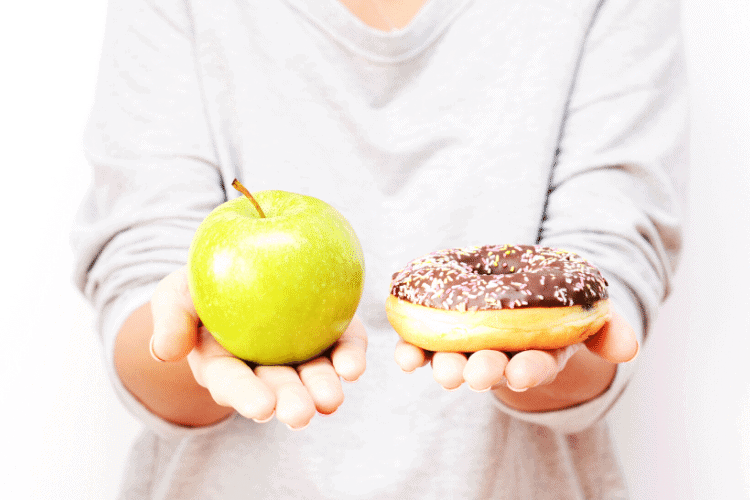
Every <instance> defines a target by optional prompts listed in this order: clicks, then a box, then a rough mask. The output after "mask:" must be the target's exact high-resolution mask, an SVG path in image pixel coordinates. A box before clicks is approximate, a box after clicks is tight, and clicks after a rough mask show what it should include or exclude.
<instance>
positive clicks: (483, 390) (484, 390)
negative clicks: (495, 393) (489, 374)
mask: <svg viewBox="0 0 750 500" xmlns="http://www.w3.org/2000/svg"><path fill="white" fill-rule="evenodd" d="M469 389H471V390H472V391H474V392H480V393H481V392H487V391H489V390H490V389H491V387H487V388H486V389H474V388H473V387H472V386H471V385H470V386H469Z"/></svg>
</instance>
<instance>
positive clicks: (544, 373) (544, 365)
mask: <svg viewBox="0 0 750 500" xmlns="http://www.w3.org/2000/svg"><path fill="white" fill-rule="evenodd" d="M558 371H559V368H558V364H557V361H556V360H555V357H554V356H553V355H552V354H550V353H549V352H546V351H523V352H519V353H518V354H516V355H515V356H513V357H512V358H511V359H510V361H508V364H507V366H506V367H505V378H506V379H507V381H508V382H507V383H508V387H509V388H510V389H512V390H514V391H516V392H523V391H525V390H527V389H530V388H531V387H536V386H538V385H542V384H547V383H549V382H552V381H553V380H554V379H555V377H556V376H557V373H558Z"/></svg>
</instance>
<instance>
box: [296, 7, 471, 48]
mask: <svg viewBox="0 0 750 500" xmlns="http://www.w3.org/2000/svg"><path fill="white" fill-rule="evenodd" d="M471 1H472V0H460V1H456V0H427V2H426V3H425V4H424V5H423V6H422V8H421V9H420V10H419V12H417V14H416V15H415V16H414V18H413V19H412V20H411V21H410V22H409V24H408V25H406V26H405V27H404V28H401V29H397V30H393V31H382V30H379V29H377V28H373V27H371V26H368V25H367V24H365V23H364V22H363V21H362V20H361V19H359V18H358V17H357V16H356V15H354V14H353V13H352V12H350V11H349V9H347V8H346V7H345V6H344V5H343V4H342V3H341V2H339V1H338V0H287V2H288V3H289V4H290V5H291V6H292V7H293V8H294V9H296V10H298V11H299V12H301V13H302V14H303V15H305V16H306V17H308V18H309V19H310V20H311V21H312V22H313V23H315V24H316V25H317V26H318V27H319V28H320V29H322V30H324V31H326V32H327V33H329V34H330V35H331V36H333V37H334V38H336V40H337V41H338V42H340V43H341V44H343V45H344V46H346V47H347V48H348V49H349V50H351V51H352V52H355V53H357V54H359V55H361V56H363V57H366V58H367V59H370V60H373V61H375V62H384V63H395V62H400V61H404V60H407V59H410V58H412V57H414V56H416V55H418V54H419V53H420V52H421V51H423V50H424V49H425V48H426V47H428V46H429V45H430V44H431V43H432V41H433V40H435V39H436V38H437V37H438V36H440V34H441V33H442V32H443V31H444V30H445V29H446V28H447V27H448V26H449V25H450V23H451V22H452V21H453V19H454V18H455V17H456V16H457V15H458V14H459V13H460V12H461V11H463V10H464V8H465V6H466V5H467V4H468V3H470V2H471Z"/></svg>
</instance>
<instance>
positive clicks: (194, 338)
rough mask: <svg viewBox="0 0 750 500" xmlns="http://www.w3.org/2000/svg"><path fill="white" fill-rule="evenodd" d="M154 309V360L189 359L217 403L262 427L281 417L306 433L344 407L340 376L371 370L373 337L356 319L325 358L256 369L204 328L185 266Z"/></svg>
mask: <svg viewBox="0 0 750 500" xmlns="http://www.w3.org/2000/svg"><path fill="white" fill-rule="evenodd" d="M151 309H152V314H153V322H154V334H153V337H152V338H151V353H152V355H153V356H154V357H155V358H156V359H157V360H159V361H167V362H169V361H178V360H181V359H184V358H185V357H187V360H188V363H189V365H190V369H191V371H192V373H193V376H194V377H195V380H196V381H197V382H198V384H200V385H201V386H203V387H205V388H206V389H208V391H209V392H210V393H211V397H212V398H213V399H214V401H216V403H217V404H219V405H221V406H226V407H231V408H234V409H235V410H236V411H237V412H239V413H240V414H241V415H243V416H245V417H247V418H251V419H253V420H255V421H257V422H266V421H269V420H270V419H271V418H273V416H274V415H275V416H276V418H277V419H278V420H280V421H281V422H284V423H285V424H287V425H288V426H289V427H290V428H292V429H300V428H303V427H305V426H307V425H308V424H309V423H310V420H311V419H312V418H313V416H314V415H315V412H316V411H317V412H320V413H322V414H331V413H333V412H334V411H336V409H337V408H338V407H339V406H340V405H341V404H342V402H343V400H344V394H343V390H342V386H341V379H340V378H339V377H341V378H343V379H344V380H347V381H352V382H353V381H355V380H357V379H358V378H359V377H360V376H361V375H362V373H363V372H364V370H365V351H366V349H367V334H366V332H365V329H364V326H363V325H362V323H361V322H360V321H359V319H358V318H356V317H355V318H354V320H352V322H351V324H350V325H349V328H347V330H346V332H344V334H343V335H342V337H341V338H340V339H339V340H338V342H337V343H336V344H335V345H334V346H333V347H332V348H331V349H330V350H329V351H328V353H327V354H326V355H324V356H320V357H318V358H315V359H313V360H310V361H307V362H305V363H303V364H301V365H299V366H296V367H292V366H257V367H254V368H251V367H250V366H248V364H246V363H245V362H244V361H242V360H241V359H238V358H236V357H234V356H233V355H232V354H230V353H229V352H228V351H226V350H225V349H224V348H223V347H221V345H220V344H219V343H218V342H216V340H214V338H213V336H212V335H211V333H210V332H209V331H208V330H207V329H206V328H205V327H204V326H202V325H201V324H200V320H199V318H198V315H197V313H196V311H195V307H194V306H193V302H192V300H191V298H190V292H189V290H188V285H187V271H186V268H184V267H183V268H181V269H179V270H177V271H175V272H173V273H172V274H170V275H169V276H167V277H166V278H164V279H163V280H162V282H161V283H160V284H159V286H158V287H157V290H156V292H155V293H154V296H153V299H152V301H151Z"/></svg>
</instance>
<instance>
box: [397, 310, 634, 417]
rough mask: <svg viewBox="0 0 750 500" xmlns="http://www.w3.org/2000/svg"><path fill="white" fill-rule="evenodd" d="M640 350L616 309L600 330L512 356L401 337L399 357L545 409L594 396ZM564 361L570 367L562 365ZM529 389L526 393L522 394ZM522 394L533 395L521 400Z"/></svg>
mask: <svg viewBox="0 0 750 500" xmlns="http://www.w3.org/2000/svg"><path fill="white" fill-rule="evenodd" d="M637 352H638V341H637V338H636V336H635V332H634V331H633V329H632V328H631V327H630V325H629V324H628V323H627V322H626V321H625V320H624V319H623V318H622V316H620V315H619V314H617V313H616V312H613V313H612V317H611V318H610V320H609V321H608V322H607V323H606V324H605V325H604V327H602V329H601V330H599V332H597V333H596V334H594V335H592V336H591V337H589V338H588V339H587V340H586V341H585V342H584V343H583V344H578V345H576V346H571V347H569V348H563V349H557V350H554V351H540V350H529V351H522V352H519V353H516V354H515V355H513V356H512V357H509V356H508V355H507V354H506V353H504V352H500V351H491V350H484V351H478V352H475V353H472V354H470V355H469V356H468V357H467V355H465V354H463V353H455V352H436V353H432V352H429V351H424V350H422V349H420V348H419V347H416V346H414V345H411V344H408V343H407V342H405V341H403V340H400V341H399V343H398V344H397V346H396V351H395V358H396V363H397V364H398V365H399V366H400V367H401V369H402V370H404V371H405V372H411V371H413V370H415V369H417V368H419V367H420V366H424V365H426V364H427V363H430V362H431V364H432V373H433V377H434V378H435V380H436V381H437V382H438V383H439V384H440V385H441V386H443V387H444V388H445V389H448V390H454V389H457V388H458V387H460V386H461V385H462V384H463V383H464V382H466V383H467V384H468V385H469V387H470V388H471V389H472V390H475V391H480V392H481V391H487V390H490V389H496V393H498V396H500V397H501V399H503V400H506V399H507V400H512V401H513V406H516V407H519V408H523V409H529V410H531V409H534V410H540V411H541V410H545V409H553V408H559V407H564V406H569V405H571V404H575V403H580V402H583V401H586V400H588V399H591V398H593V397H596V396H597V395H598V394H600V393H601V392H602V391H603V390H605V389H606V387H607V386H608V385H609V383H610V382H611V380H612V378H613V377H614V372H615V365H616V364H617V363H622V362H626V361H630V360H631V359H633V358H634V357H635V356H636V354H637ZM566 366H567V367H568V369H567V370H563V369H564V368H566ZM561 373H564V374H565V376H564V377H561V376H560V374H561ZM530 389H531V390H530ZM534 389H538V390H536V391H535V390H534ZM526 391H528V395H527V396H522V395H521V394H519V393H526ZM540 393H543V397H542V398H541V399H540V397H539V396H540ZM524 397H525V398H526V399H528V400H529V401H528V402H526V401H523V398H524ZM532 399H535V401H534V402H531V400H532Z"/></svg>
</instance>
